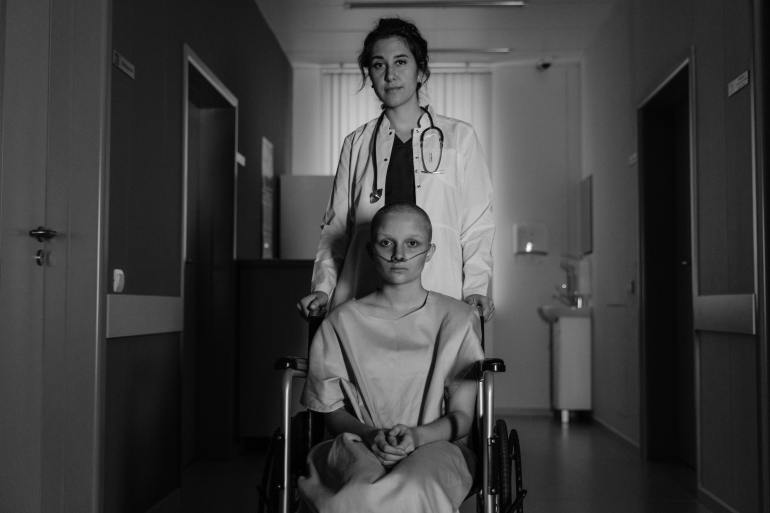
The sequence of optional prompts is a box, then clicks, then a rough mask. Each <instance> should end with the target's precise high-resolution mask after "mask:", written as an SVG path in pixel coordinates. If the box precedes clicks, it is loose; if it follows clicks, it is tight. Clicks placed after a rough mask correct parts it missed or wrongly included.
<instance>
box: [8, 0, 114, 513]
mask: <svg viewBox="0 0 770 513" xmlns="http://www.w3.org/2000/svg"><path fill="white" fill-rule="evenodd" d="M108 8H109V2H103V1H99V0H85V1H81V2H70V1H68V0H0V93H1V98H2V101H1V102H0V412H2V413H1V415H2V420H1V421H0V509H1V510H2V511H13V512H19V513H26V512H40V511H45V512H49V511H50V512H58V511H82V512H96V511H98V509H99V507H98V505H99V501H100V497H99V489H100V485H99V479H100V478H99V472H98V470H99V469H98V467H99V440H100V433H99V430H100V417H101V415H100V411H99V394H100V389H101V384H100V367H101V366H100V356H99V355H100V346H101V340H102V339H103V338H102V336H101V332H102V327H101V319H102V317H103V314H102V312H101V303H102V301H101V298H102V297H103V293H102V288H103V287H102V285H101V283H100V266H101V261H102V254H101V253H102V249H101V248H102V242H101V241H102V226H103V215H104V211H105V209H104V204H103V201H102V198H103V197H104V194H103V188H104V186H103V183H104V176H105V168H104V162H105V161H106V160H105V155H104V148H105V144H104V141H105V140H106V138H105V135H106V134H105V127H106V123H105V121H106V109H105V106H106V99H107V69H108V66H109V60H108V54H107V48H108V46H107V33H108V30H107V29H108ZM39 226H40V227H45V228H50V229H51V230H54V231H56V232H58V233H57V234H56V235H55V236H53V235H54V234H53V232H48V233H46V232H42V233H41V234H40V238H39V240H38V239H36V238H33V237H31V236H30V233H29V232H30V230H34V229H36V228H37V227H39ZM49 236H53V237H51V238H47V237H49ZM36 257H37V258H36Z"/></svg>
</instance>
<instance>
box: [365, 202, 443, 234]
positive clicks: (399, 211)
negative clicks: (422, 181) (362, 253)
mask: <svg viewBox="0 0 770 513" xmlns="http://www.w3.org/2000/svg"><path fill="white" fill-rule="evenodd" d="M391 215H414V216H416V217H418V218H419V219H420V221H421V223H420V224H421V226H422V228H423V229H424V230H425V235H426V236H427V241H428V242H430V241H431V240H432V238H433V225H432V224H431V222H430V217H428V214H427V213H426V212H425V211H424V210H423V209H421V208H420V207H418V206H417V205H415V204H413V203H392V204H390V205H387V206H384V207H382V208H381V209H379V210H378V211H377V213H376V214H374V217H373V218H372V222H371V225H370V226H369V237H370V240H372V241H373V240H375V239H376V238H377V230H378V229H379V227H380V226H381V225H382V223H383V221H384V220H385V218H386V217H389V216H391Z"/></svg>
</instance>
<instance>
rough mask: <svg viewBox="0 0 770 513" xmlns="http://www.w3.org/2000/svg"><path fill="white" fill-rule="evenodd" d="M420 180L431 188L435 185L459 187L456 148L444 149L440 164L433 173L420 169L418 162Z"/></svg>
mask: <svg viewBox="0 0 770 513" xmlns="http://www.w3.org/2000/svg"><path fill="white" fill-rule="evenodd" d="M420 170H421V171H420V173H419V175H420V177H419V179H420V181H421V182H422V183H423V184H425V186H427V187H429V188H432V187H436V186H441V187H451V188H452V189H456V188H457V187H459V185H460V182H459V177H458V176H457V150H455V149H451V148H448V149H445V150H444V152H443V155H442V156H441V164H440V165H439V167H438V170H437V171H436V172H435V173H428V172H425V171H422V165H421V164H420Z"/></svg>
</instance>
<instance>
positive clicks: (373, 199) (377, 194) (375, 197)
mask: <svg viewBox="0 0 770 513" xmlns="http://www.w3.org/2000/svg"><path fill="white" fill-rule="evenodd" d="M420 109H422V110H423V112H425V114H427V115H428V120H430V126H429V127H428V128H426V129H425V130H423V131H422V133H421V134H420V159H421V160H422V172H423V173H427V174H431V175H432V174H436V173H440V171H439V170H438V169H439V166H440V165H441V157H443V156H444V132H442V131H441V129H440V128H439V127H437V126H436V125H435V124H434V123H433V116H431V114H430V111H428V109H426V108H425V107H423V106H420ZM384 117H385V111H383V112H382V114H380V117H379V118H377V124H376V125H374V135H373V136H372V169H373V171H374V180H373V181H372V192H371V194H369V202H370V203H377V202H378V201H380V198H382V188H380V189H378V188H377V181H378V180H377V134H379V133H380V125H382V120H383V118H384ZM428 132H430V133H431V136H430V137H438V159H435V160H436V166H435V167H433V168H432V170H429V169H428V165H427V163H426V162H425V149H424V147H425V146H424V145H425V135H426V134H428ZM433 161H434V155H433V152H430V153H429V154H428V163H430V164H433Z"/></svg>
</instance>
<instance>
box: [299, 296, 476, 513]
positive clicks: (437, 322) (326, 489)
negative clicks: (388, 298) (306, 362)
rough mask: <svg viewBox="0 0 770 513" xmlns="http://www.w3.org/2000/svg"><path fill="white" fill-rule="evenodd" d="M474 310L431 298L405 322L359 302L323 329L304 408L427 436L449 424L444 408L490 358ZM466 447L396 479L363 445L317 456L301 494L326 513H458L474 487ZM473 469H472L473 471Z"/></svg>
mask: <svg viewBox="0 0 770 513" xmlns="http://www.w3.org/2000/svg"><path fill="white" fill-rule="evenodd" d="M479 340H480V337H479V321H478V317H477V314H476V312H475V311H474V309H473V308H472V307H470V306H468V305H466V304H465V303H462V302H460V301H457V300H455V299H452V298H450V297H447V296H444V295H442V294H438V293H435V292H430V293H428V295H427V298H426V301H425V303H424V304H423V305H422V306H421V307H420V308H419V309H417V310H415V311H413V312H411V313H409V314H407V315H405V316H403V317H401V318H398V319H395V320H391V319H383V318H379V317H375V316H373V315H372V314H371V313H370V309H369V308H367V307H366V306H365V305H362V304H361V303H360V302H359V301H356V300H352V301H349V302H347V303H345V304H343V305H341V306H340V307H338V308H337V309H335V310H334V311H332V313H331V314H330V315H329V317H328V318H327V319H326V320H325V321H324V322H323V323H322V325H321V327H320V328H319V330H318V333H317V334H316V336H315V338H314V340H313V343H312V346H311V349H310V370H309V373H308V379H307V382H306V384H305V389H304V391H303V395H302V403H303V404H304V405H305V406H307V407H308V408H309V409H311V410H314V411H318V412H332V411H335V410H337V409H339V408H342V407H345V408H347V409H348V411H350V412H351V413H352V414H353V415H355V416H356V417H357V418H358V420H360V421H361V422H363V423H365V424H367V425H369V426H373V427H376V428H382V429H387V428H390V427H392V426H394V425H396V424H405V425H407V426H417V425H422V424H427V423H430V422H432V421H434V420H436V419H438V418H439V417H441V416H442V415H443V414H444V399H445V397H446V394H448V393H451V392H452V390H453V388H454V387H456V386H457V385H458V383H459V382H460V380H462V379H468V378H467V377H466V375H467V373H468V371H469V370H470V369H471V368H472V366H473V363H474V362H477V361H479V360H481V359H482V358H483V352H482V349H481V345H480V342H479ZM472 460H473V457H472V455H470V451H469V450H468V448H467V447H466V445H465V443H464V441H462V440H461V441H458V442H455V443H452V442H445V441H441V442H434V443H430V444H426V445H423V446H421V447H419V448H417V449H416V450H415V451H414V452H412V453H411V454H410V455H409V456H407V457H406V458H404V459H403V460H401V461H400V462H399V463H398V464H396V465H395V466H394V467H393V468H392V469H391V470H386V469H385V468H384V467H383V466H382V465H381V464H380V463H379V461H378V460H377V458H376V457H375V456H374V454H373V453H372V452H371V451H370V450H369V448H368V447H366V446H365V445H364V444H363V443H362V442H361V441H360V440H359V439H358V437H357V436H355V435H353V434H350V433H346V434H342V435H339V436H337V437H336V438H335V439H334V440H329V441H326V442H322V443H321V444H319V445H317V446H315V447H314V448H313V449H312V450H311V452H310V454H309V456H308V464H309V469H310V473H309V476H308V477H307V478H301V479H300V482H299V487H300V491H301V493H302V495H303V497H304V498H305V500H306V501H307V502H308V503H310V504H312V507H314V508H315V510H317V511H318V512H320V513H368V512H371V513H375V512H389V513H396V512H409V513H420V512H424V513H445V512H446V513H449V512H453V511H457V509H458V507H459V506H460V504H461V503H462V501H463V500H464V499H465V496H466V495H467V493H468V491H469V490H470V487H471V485H472V482H473V477H472V474H471V469H472V467H473V464H472V463H470V462H471V461H472ZM469 463H470V465H469Z"/></svg>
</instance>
